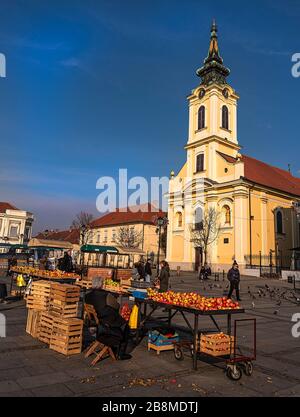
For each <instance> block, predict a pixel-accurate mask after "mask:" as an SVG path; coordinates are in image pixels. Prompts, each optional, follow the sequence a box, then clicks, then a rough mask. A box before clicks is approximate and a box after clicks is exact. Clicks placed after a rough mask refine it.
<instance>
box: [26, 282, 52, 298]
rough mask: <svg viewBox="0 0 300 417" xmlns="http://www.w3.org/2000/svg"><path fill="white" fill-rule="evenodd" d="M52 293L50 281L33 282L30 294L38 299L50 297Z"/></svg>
mask: <svg viewBox="0 0 300 417" xmlns="http://www.w3.org/2000/svg"><path fill="white" fill-rule="evenodd" d="M50 291H51V282H49V281H44V280H41V281H33V282H32V284H31V290H30V294H31V295H35V296H37V297H49V296H50Z"/></svg>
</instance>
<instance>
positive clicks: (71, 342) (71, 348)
mask: <svg viewBox="0 0 300 417" xmlns="http://www.w3.org/2000/svg"><path fill="white" fill-rule="evenodd" d="M82 329H83V320H80V319H74V318H70V319H62V318H55V319H54V321H53V329H52V335H51V341H50V349H52V350H55V351H56V352H59V353H62V354H63V355H67V356H69V355H75V354H78V353H81V349H82Z"/></svg>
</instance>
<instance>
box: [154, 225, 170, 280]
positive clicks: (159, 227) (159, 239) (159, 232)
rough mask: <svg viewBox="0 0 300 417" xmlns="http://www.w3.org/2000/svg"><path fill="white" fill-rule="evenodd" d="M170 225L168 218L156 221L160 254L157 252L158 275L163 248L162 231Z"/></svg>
mask: <svg viewBox="0 0 300 417" xmlns="http://www.w3.org/2000/svg"><path fill="white" fill-rule="evenodd" d="M167 224H168V219H167V218H166V217H158V218H157V219H156V225H157V228H158V230H157V231H158V252H157V266H156V268H157V275H158V274H159V257H160V247H161V229H162V228H163V227H165V226H166V225H167Z"/></svg>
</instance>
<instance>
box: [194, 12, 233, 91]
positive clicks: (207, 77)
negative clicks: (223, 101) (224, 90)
mask: <svg viewBox="0 0 300 417" xmlns="http://www.w3.org/2000/svg"><path fill="white" fill-rule="evenodd" d="M217 33H218V28H217V25H216V21H215V19H214V20H213V22H212V26H211V30H210V44H209V49H208V55H207V57H206V58H205V60H204V65H203V66H202V67H201V68H199V69H198V70H197V71H196V74H197V75H198V76H199V77H201V79H202V83H201V84H204V85H209V84H212V83H217V84H226V77H227V76H228V75H229V73H230V70H229V69H228V68H226V67H225V66H224V65H223V59H222V58H221V56H220V52H219V45H218V35H217Z"/></svg>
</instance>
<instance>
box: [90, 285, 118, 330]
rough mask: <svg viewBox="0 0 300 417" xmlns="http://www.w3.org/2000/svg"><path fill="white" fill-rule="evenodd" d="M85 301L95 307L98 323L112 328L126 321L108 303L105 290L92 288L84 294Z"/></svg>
mask: <svg viewBox="0 0 300 417" xmlns="http://www.w3.org/2000/svg"><path fill="white" fill-rule="evenodd" d="M85 303H86V304H92V305H93V306H94V307H95V310H96V313H97V316H98V318H99V320H100V324H103V325H108V326H109V327H112V328H118V327H121V326H122V325H123V324H124V323H126V321H125V320H124V319H123V317H122V316H121V315H120V314H119V311H118V309H116V308H113V307H111V306H110V305H108V303H109V300H108V293H107V291H104V290H100V289H93V290H91V291H90V292H89V293H87V294H86V296H85Z"/></svg>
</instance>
